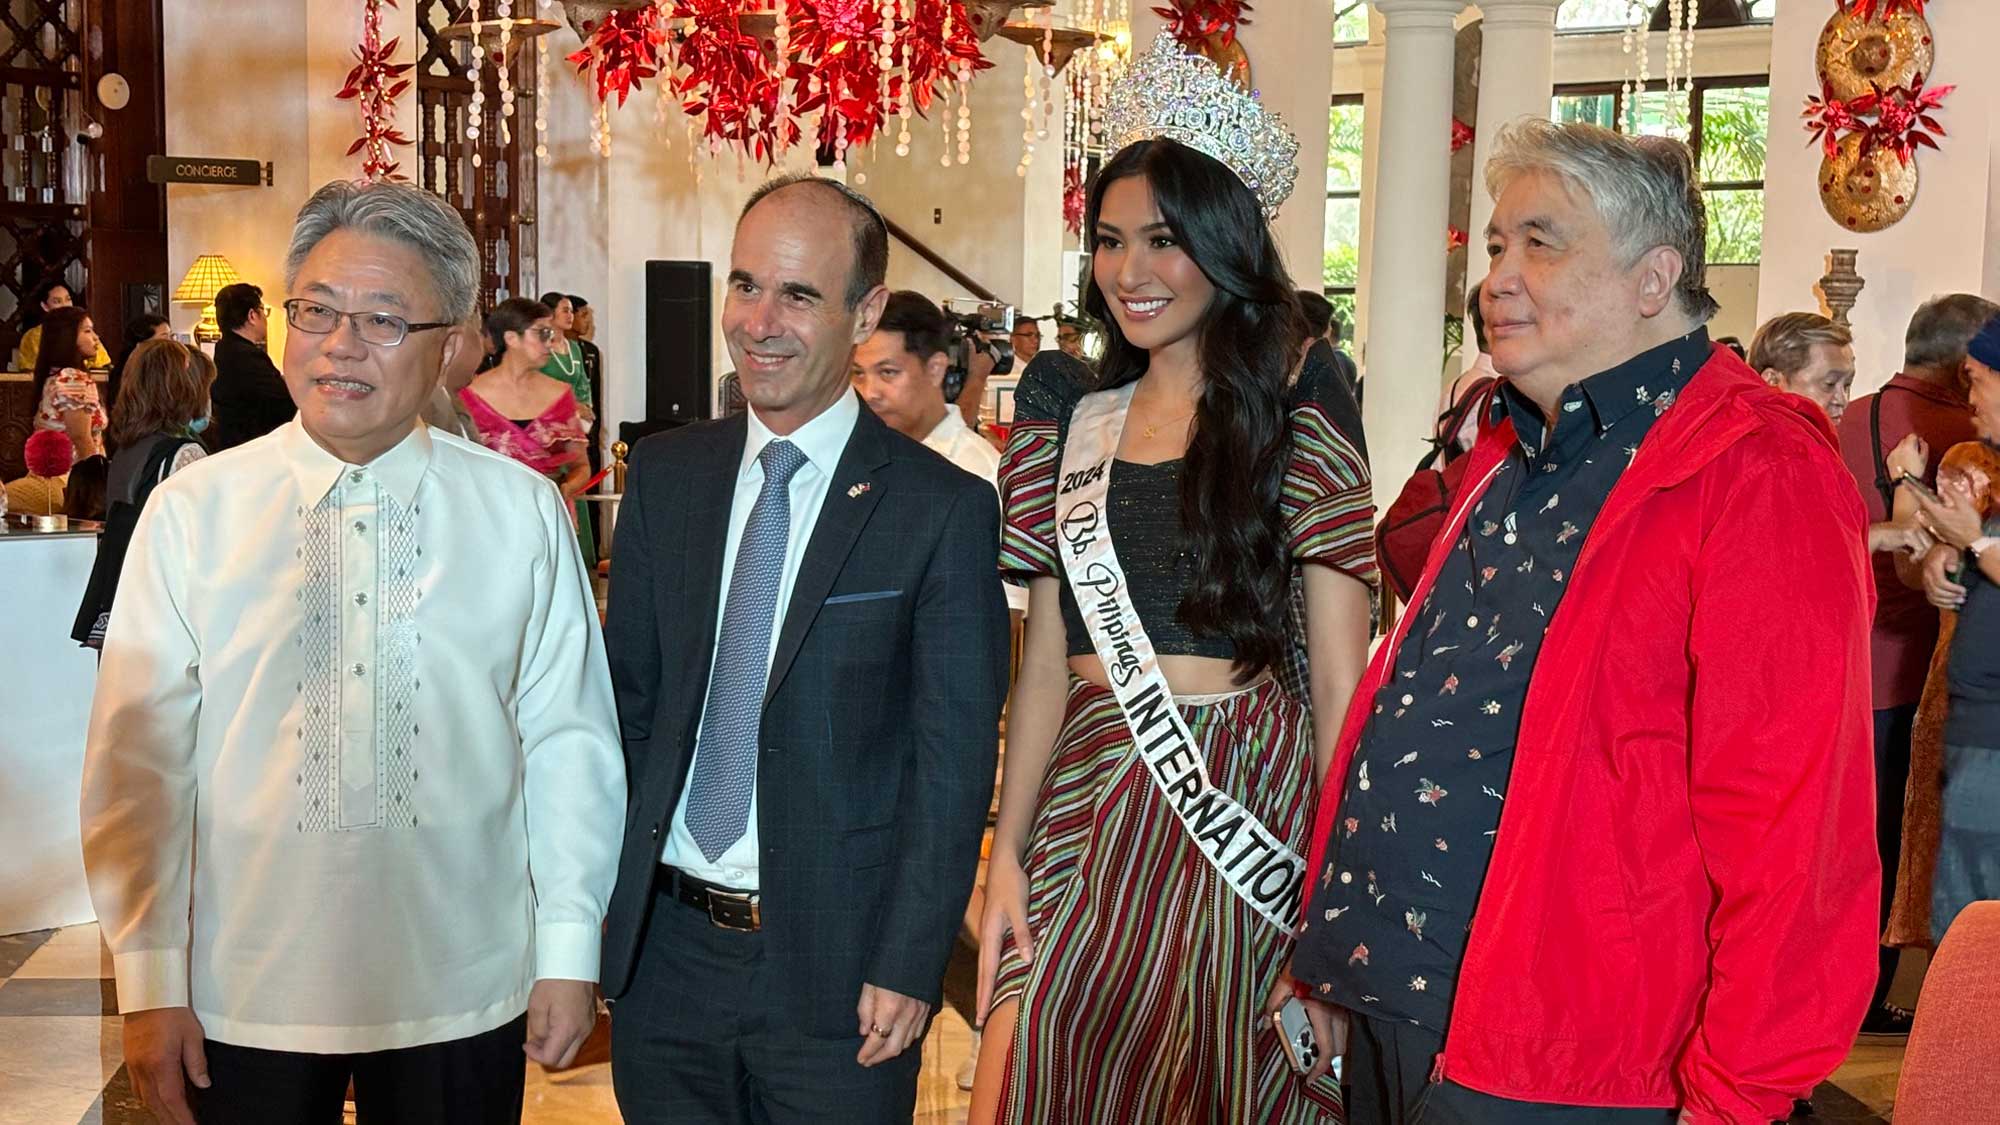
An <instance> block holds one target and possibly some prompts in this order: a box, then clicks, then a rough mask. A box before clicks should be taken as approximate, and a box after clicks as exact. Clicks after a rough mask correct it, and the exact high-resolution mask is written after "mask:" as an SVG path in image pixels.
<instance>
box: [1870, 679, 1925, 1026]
mask: <svg viewBox="0 0 2000 1125" xmlns="http://www.w3.org/2000/svg"><path fill="white" fill-rule="evenodd" d="M1916 719H1917V706H1916V704H1914V703H1913V704H1910V705H1909V706H1907V707H1885V708H1883V709H1882V710H1880V711H1877V712H1875V850H1876V852H1877V853H1878V854H1879V855H1880V856H1881V857H1882V912H1881V917H1880V918H1878V919H1877V920H1876V929H1877V931H1878V932H1880V931H1881V930H1885V929H1887V928H1888V925H1889V906H1890V903H1892V902H1893V901H1894V900H1895V897H1896V866H1897V864H1899V863H1901V862H1902V857H1903V789H1904V786H1906V785H1907V784H1908V783H1909V780H1910V734H1911V731H1912V730H1913V729H1914V728H1915V726H1916ZM1902 955H1903V951H1902V950H1900V949H1893V948H1890V947H1889V946H1883V947H1882V949H1881V952H1880V954H1879V960H1878V963H1877V966H1876V974H1875V998H1874V999H1873V1000H1871V1001H1870V1002H1869V1008H1868V1010H1869V1011H1871V1012H1872V1011H1874V1010H1875V1009H1876V1008H1878V1007H1880V1006H1881V1005H1882V1002H1883V1001H1884V1000H1887V999H1888V998H1889V985H1890V983H1891V982H1893V981H1894V980H1895V979H1896V962H1897V960H1898V959H1900V958H1901V957H1902Z"/></svg>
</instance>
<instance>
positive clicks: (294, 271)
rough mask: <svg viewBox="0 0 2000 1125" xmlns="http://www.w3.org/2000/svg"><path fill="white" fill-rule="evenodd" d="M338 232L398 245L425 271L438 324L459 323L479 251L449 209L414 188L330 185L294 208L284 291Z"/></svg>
mask: <svg viewBox="0 0 2000 1125" xmlns="http://www.w3.org/2000/svg"><path fill="white" fill-rule="evenodd" d="M344 228H351V229H353V230H357V231H361V232H362V233H364V234H370V235H374V236H375V237H377V238H386V239H388V240H389V241H391V242H398V243H401V244H403V245H404V246H407V247H409V248H410V249H412V250H415V251H416V252H417V253H418V254H421V255H422V256H423V259H424V264H425V265H427V266H429V267H430V274H431V288H432V290H433V291H434V292H435V293H436V295H437V299H438V305H439V309H438V319H439V320H446V321H454V322H456V321H461V320H464V319H466V318H467V317H469V316H471V315H472V311H473V305H474V302H476V301H477V300H478V297H479V272H480V271H479V245H478V243H475V242H474V241H473V240H472V232H471V231H469V230H467V229H466V228H465V220H464V219H463V218H461V217H460V216H459V214H458V212H457V211H455V210H453V209H452V207H451V205H450V204H448V203H446V202H445V201H444V200H443V199H441V198H439V197H438V196H435V195H432V194H431V193H430V192H427V191H425V190H424V189H422V188H420V187H418V186H416V185H415V184H408V183H397V182H394V181H380V182H374V183H371V182H368V181H365V180H335V181H333V182H332V183H330V184H327V185H326V186H325V187H323V188H321V189H319V190H318V191H316V192H314V193H313V197H312V198H311V199H308V200H306V205H305V206H304V207H301V208H299V217H298V221H297V222H296V223H294V224H293V226H292V246H291V250H290V251H289V252H288V253H286V255H285V288H286V289H291V288H293V287H294V286H296V285H297V284H298V280H299V267H301V266H303V265H304V264H305V260H306V256H307V255H309V254H311V253H312V252H313V247H315V246H318V245H319V244H320V240H321V239H323V238H325V237H326V236H327V235H329V234H332V233H333V232H334V231H337V230H341V229H344Z"/></svg>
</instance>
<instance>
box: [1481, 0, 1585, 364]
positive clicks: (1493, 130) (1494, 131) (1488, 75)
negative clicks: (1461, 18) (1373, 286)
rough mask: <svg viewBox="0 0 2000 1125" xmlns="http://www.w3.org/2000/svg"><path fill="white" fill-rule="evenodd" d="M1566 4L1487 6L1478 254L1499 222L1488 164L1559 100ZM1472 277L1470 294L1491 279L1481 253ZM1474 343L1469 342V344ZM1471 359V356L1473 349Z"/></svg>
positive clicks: (1532, 0) (1516, 1) (1500, 1)
mask: <svg viewBox="0 0 2000 1125" xmlns="http://www.w3.org/2000/svg"><path fill="white" fill-rule="evenodd" d="M1561 6H1562V0H1481V3H1480V5H1479V10H1480V11H1481V12H1482V13H1484V18H1483V19H1482V20H1481V22H1480V29H1481V30H1480V36H1481V39H1480V41H1481V47H1480V51H1479V58H1480V64H1479V123H1478V125H1477V126H1476V128H1477V130H1478V132H1477V133H1476V134H1475V135H1474V137H1473V141H1472V222H1471V224H1470V225H1468V226H1467V227H1466V228H1465V230H1466V233H1467V234H1468V235H1469V236H1470V237H1471V238H1472V245H1473V248H1474V250H1475V251H1477V249H1478V247H1479V246H1480V245H1481V243H1480V239H1481V237H1482V236H1483V235H1484V234H1485V232H1486V224H1487V222H1488V221H1489V220H1491V219H1492V218H1493V197H1492V196H1489V195H1487V194H1486V161H1487V160H1488V159H1489V158H1491V157H1492V155H1493V147H1494V143H1495V142H1496V141H1498V140H1499V139H1500V130H1501V129H1503V128H1504V127H1506V126H1507V125H1510V124H1512V123H1513V122H1515V121H1518V120H1520V119H1521V118H1523V117H1541V118H1546V117H1548V115H1549V102H1550V99H1551V98H1552V97H1553V96H1554V94H1555V72H1556V9H1557V8H1559V7H1561ZM1473 262H1474V264H1473V266H1472V268H1471V269H1468V270H1467V271H1466V278H1465V286H1466V290H1467V291H1468V292H1470V291H1471V288H1472V286H1474V285H1476V284H1478V282H1479V280H1480V278H1482V277H1484V276H1485V275H1486V271H1485V269H1484V268H1483V267H1482V266H1481V265H1480V264H1479V257H1478V255H1477V254H1476V253H1475V255H1474V259H1473ZM1469 338H1470V337H1468V339H1469ZM1466 355H1467V359H1468V360H1469V359H1471V358H1472V355H1471V350H1470V349H1467V353H1466Z"/></svg>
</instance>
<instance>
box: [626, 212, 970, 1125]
mask: <svg viewBox="0 0 2000 1125" xmlns="http://www.w3.org/2000/svg"><path fill="white" fill-rule="evenodd" d="M887 263H888V234H887V228H886V226H885V225H884V223H883V222H882V219H881V217H880V216H879V215H878V214H877V213H876V212H875V210H874V208H873V207H872V206H871V205H870V204H869V203H868V202H867V201H866V200H865V199H863V198H862V197H861V196H859V195H857V194H855V193H854V192H852V191H851V190H850V189H848V188H846V187H845V186H843V185H840V184H836V183H833V182H831V181H827V180H821V179H811V178H788V179H783V180H779V181H775V182H774V183H772V184H770V185H767V186H766V187H764V188H763V189H760V190H759V191H758V193H757V194H756V195H754V196H753V197H752V198H751V200H750V203H749V206H747V207H746V208H745V209H744V212H743V215H742V217H741V218H740V220H739V222H738V226H737V231H736V239H735V245H734V247H733V248H732V251H731V259H730V273H729V283H728V290H727V296H726V298H725V301H724V306H723V312H722V327H723V333H724V336H725V338H726V340H727V342H728V346H729V351H730V355H731V358H732V359H733V360H734V361H735V364H736V370H737V373H738V375H739V378H740V379H741V383H742V387H743V391H744V394H745V397H746V398H747V399H748V401H749V404H750V410H749V411H747V412H745V413H744V414H740V415H737V416H735V417H733V418H729V419H725V420H722V421H717V422H711V423H706V424H702V425H696V426H689V427H686V428H683V429H679V430H675V431H672V432H670V433H665V434H660V435H657V436H655V437H652V438H649V439H647V440H646V441H645V442H644V443H642V444H641V445H640V447H639V449H638V452H637V455H636V456H635V457H634V458H633V461H632V472H631V476H630V478H629V479H628V481H627V490H626V497H625V501H624V504H623V508H622V512H621V518H620V520H619V528H618V531H619V535H618V551H617V555H616V558H615V560H614V562H613V564H612V566H613V569H612V577H611V604H610V613H609V619H608V622H607V625H606V640H607V647H608V649H609V653H610V658H611V664H612V677H613V683H614V685H615V687H616V689H617V696H618V710H619V717H620V721H621V724H622V725H623V728H624V739H625V752H626V761H627V768H628V770H629V771H630V789H631V809H630V812H629V814H628V816H627V820H626V835H625V850H624V855H623V858H622V859H621V861H620V867H619V877H618V887H617V890H616V892H615V893H614V895H613V897H612V903H611V908H610V912H609V914H608V916H607V919H606V926H605V943H604V966H603V970H604V976H603V979H604V989H605V993H606V995H607V996H609V997H610V998H611V999H612V1000H613V1003H614V1007H613V1019H614V1021H615V1026H614V1029H613V1032H612V1076H613V1081H614V1084H615V1087H616V1090H617V1096H618V1103H619V1107H620V1109H621V1111H622V1112H623V1113H624V1115H625V1118H626V1120H627V1121H632V1122H667V1121H671V1122H674V1123H675V1125H680V1123H682V1122H729V1123H732V1125H733V1123H736V1122H749V1121H760V1122H763V1121H770V1122H808V1121H809V1122H815V1123H819V1122H855V1123H857V1125H860V1123H866V1125H880V1123H882V1122H892V1121H908V1120H909V1119H910V1116H911V1113H912V1110H913V1107H914V1104H915V1099H916V1077H917V1069H918V1063H919V1061H920V1058H921V1046H920V1044H921V1042H922V1039H923V1036H924V1032H925V1030H926V1028H927V1027H928V1025H929V1021H930V1015H931V1013H932V1011H933V1010H934V1009H935V1008H936V1006H937V1003H938V999H939V991H940V982H941V979H942V977H943V973H944V965H945V960H946V958H947V956H948V955H949V953H950V951H951V945H952V939H953V936H954V934H955V932H956V931H957V928H958V925H959V920H960V917H961V915H962V913H963V911H964V907H965V903H966V899H967V897H968V896H969V894H970V892H971V885H972V878H973V872H974V868H975V866H976V864H977V862H978V855H979V840H980V835H981V833H982V831H983V829H984V826H985V818H986V809H987V805H988V802H989V800H990V798H991V794H992V787H993V765H994V755H995V751H996V749H997V742H998V736H997V727H998V721H999V713H1000V704H1001V701H1002V699H1003V697H1004V695H1005V691H1006V678H1007V611H1006V605H1005V601H1004V598H1003V596H1002V594H1001V588H1000V581H999V572H998V568H997V544H998V541H999V513H998V508H997V504H996V501H995V498H994V495H993V488H992V486H991V485H990V484H988V483H987V482H985V481H983V480H981V479H979V478H977V477H974V476H972V475H970V474H967V473H965V472H962V471H961V470H959V469H957V468H954V467H953V466H951V465H950V464H949V463H948V462H946V461H945V460H944V459H942V458H940V457H938V456H936V455H935V454H933V453H931V452H930V451H929V450H926V449H924V448H923V447H922V446H921V445H919V444H918V443H916V442H914V441H911V440H910V439H908V438H906V437H903V436H902V435H900V434H897V433H895V432H894V431H893V430H891V429H889V427H888V426H886V425H884V424H883V423H882V422H881V421H880V420H879V419H877V418H876V417H875V416H874V415H873V414H872V413H870V412H868V411H867V410H866V409H865V408H864V407H863V406H862V405H861V403H860V401H859V400H858V399H857V398H856V396H855V395H854V393H853V391H852V390H851V389H850V387H849V383H848V373H849V370H850V364H851V356H852V353H853V350H854V346H855V345H856V344H857V343H859V342H860V341H862V340H864V339H866V338H867V337H868V336H869V334H870V333H872V332H873V331H874V328H875V324H876V321H877V320H878V319H879V318H880V316H881V314H882V309H883V306H884V304H885V303H886V300H887V297H888V293H887V291H886V290H885V289H884V287H883V280H884V275H885V273H886V269H887Z"/></svg>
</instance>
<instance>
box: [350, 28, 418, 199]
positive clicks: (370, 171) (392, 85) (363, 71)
mask: <svg viewBox="0 0 2000 1125" xmlns="http://www.w3.org/2000/svg"><path fill="white" fill-rule="evenodd" d="M366 3H367V9H366V12H365V13H364V14H363V16H362V20H361V45H360V46H358V47H356V48H355V49H354V57H355V59H356V60H358V61H357V62H356V63H355V66H354V69H353V70H350V71H348V72H347V81H346V82H345V83H343V84H342V85H341V87H340V92H339V93H337V94H335V95H334V97H336V98H339V99H340V100H342V101H359V102H360V103H361V136H360V137H359V138H358V139H356V140H355V142H354V143H353V144H351V145H349V146H348V147H347V155H349V156H353V155H354V154H355V153H357V152H360V151H362V150H363V149H366V150H367V151H368V155H367V156H366V157H363V158H362V161H361V174H362V175H363V176H365V177H367V178H368V179H371V180H383V179H395V178H397V176H396V170H397V169H398V168H401V167H402V165H401V164H400V163H398V162H397V161H394V160H391V159H390V158H389V146H390V145H408V144H409V143H410V138H408V137H406V136H404V135H403V133H402V132H401V131H400V130H398V129H397V128H396V126H395V124H394V122H395V119H396V99H397V98H400V97H402V96H403V94H404V93H406V92H407V91H408V90H409V88H410V80H409V79H407V78H404V77H403V75H405V74H407V73H409V71H410V68H411V67H412V66H414V65H415V64H414V63H396V62H390V61H389V60H390V59H392V58H394V57H395V55H396V48H397V47H398V46H400V45H401V44H402V42H403V41H402V39H401V38H396V39H391V40H389V41H388V42H387V43H384V42H382V5H383V4H385V3H386V4H388V5H390V6H391V7H394V6H395V3H396V0H366Z"/></svg>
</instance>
